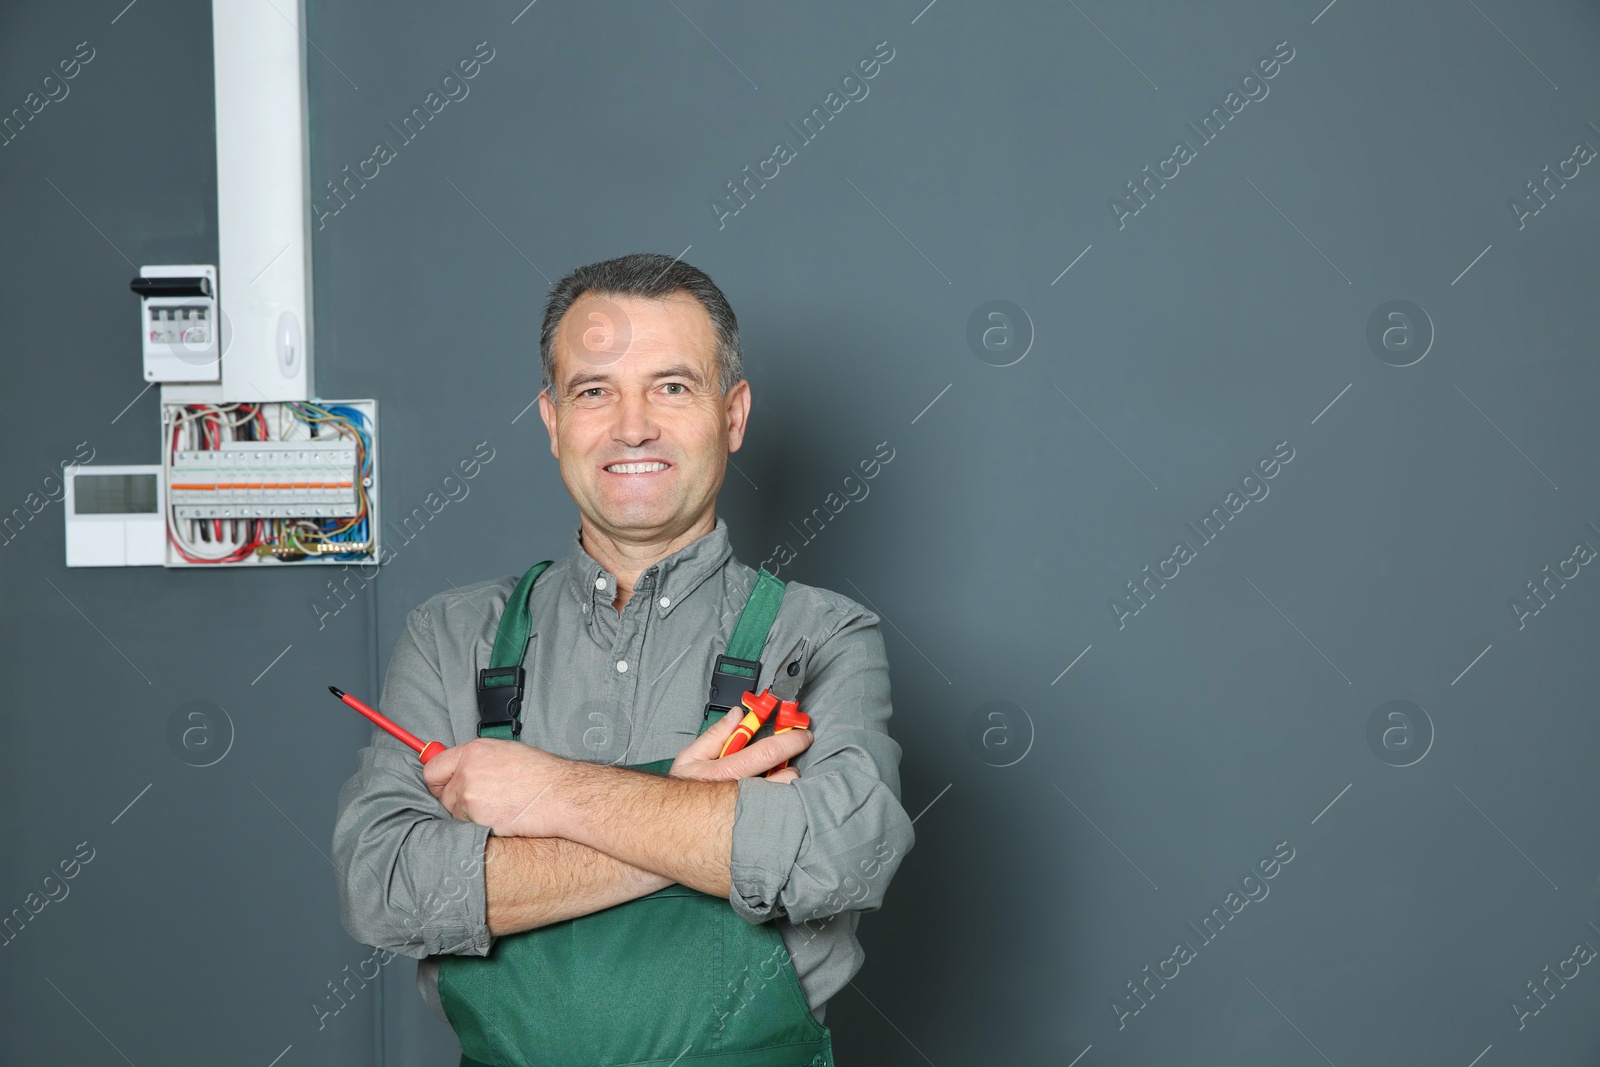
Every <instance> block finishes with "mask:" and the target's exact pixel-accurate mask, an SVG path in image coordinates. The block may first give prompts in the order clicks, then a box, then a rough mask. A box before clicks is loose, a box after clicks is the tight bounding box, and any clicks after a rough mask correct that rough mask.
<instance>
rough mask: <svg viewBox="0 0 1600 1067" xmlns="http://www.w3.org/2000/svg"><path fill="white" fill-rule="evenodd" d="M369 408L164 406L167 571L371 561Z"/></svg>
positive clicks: (358, 404)
mask: <svg viewBox="0 0 1600 1067" xmlns="http://www.w3.org/2000/svg"><path fill="white" fill-rule="evenodd" d="M377 415H378V411H377V401H374V400H343V401H318V402H311V401H292V400H291V401H281V402H270V403H261V404H248V403H235V404H213V403H196V402H163V404H162V409H161V426H162V484H163V485H164V486H165V505H164V506H165V509H166V515H165V519H166V525H167V554H166V564H167V566H169V567H191V566H206V565H216V564H267V565H287V564H298V565H303V564H307V563H350V562H355V561H371V560H374V559H376V558H377V557H378V477H377V444H378V436H377V430H378V418H377Z"/></svg>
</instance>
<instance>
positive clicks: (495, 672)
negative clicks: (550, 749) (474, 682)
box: [478, 664, 527, 738]
mask: <svg viewBox="0 0 1600 1067" xmlns="http://www.w3.org/2000/svg"><path fill="white" fill-rule="evenodd" d="M526 681H527V672H526V671H524V670H523V669H522V667H521V665H520V664H519V665H517V666H515V667H484V668H482V669H480V670H479V671H478V736H479V737H482V736H483V728H484V727H485V726H509V727H511V736H512V737H514V738H520V737H521V736H522V688H523V684H524V683H525V682H526Z"/></svg>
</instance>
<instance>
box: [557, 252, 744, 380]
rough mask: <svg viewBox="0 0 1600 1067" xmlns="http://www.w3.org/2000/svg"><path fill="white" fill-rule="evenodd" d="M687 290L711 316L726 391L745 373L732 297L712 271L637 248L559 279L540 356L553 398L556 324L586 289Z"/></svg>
mask: <svg viewBox="0 0 1600 1067" xmlns="http://www.w3.org/2000/svg"><path fill="white" fill-rule="evenodd" d="M679 292H685V293H688V294H689V295H690V296H692V297H694V299H695V300H696V301H698V302H699V304H700V306H701V307H703V308H705V310H706V313H707V314H708V315H710V316H711V325H712V327H713V328H714V329H715V331H716V335H717V376H718V379H719V382H718V384H719V385H720V386H721V388H722V393H723V395H724V396H726V395H727V393H728V390H730V389H732V388H733V387H734V385H735V384H737V383H738V382H739V381H740V380H741V379H742V378H743V377H744V357H743V354H742V353H741V352H740V349H739V320H738V319H736V318H735V317H734V314H733V308H732V306H730V305H729V303H728V298H727V297H725V296H723V295H722V290H721V289H718V288H717V284H716V283H715V282H713V281H712V280H711V278H710V276H709V275H707V274H706V273H705V272H704V271H702V270H700V269H698V268H696V267H692V266H690V265H689V264H687V263H685V262H684V261H683V260H681V259H675V258H673V257H671V256H664V255H661V254H660V253H659V252H634V253H632V254H630V255H626V256H618V257H617V258H615V259H607V260H602V261H601V262H599V263H590V264H589V265H588V266H584V267H579V268H578V269H577V270H575V271H573V272H572V273H571V274H568V275H567V276H566V277H565V278H562V279H561V280H560V281H559V282H557V283H556V286H555V288H554V289H552V290H551V291H550V298H549V300H548V301H547V302H546V304H545V308H544V323H543V325H542V326H541V327H540V329H539V358H540V361H541V363H542V364H543V378H542V381H541V386H542V388H544V389H546V390H549V391H550V399H551V400H552V401H554V400H555V399H556V395H555V388H554V387H555V376H556V357H555V348H554V345H555V337H556V328H557V327H558V326H559V325H560V323H561V319H562V317H563V316H565V315H566V313H567V311H568V310H569V309H570V308H571V307H572V305H573V303H574V302H575V301H576V300H577V299H578V297H580V296H582V295H583V294H584V293H593V294H595V295H597V296H612V297H641V298H645V299H660V298H662V297H666V296H669V295H672V294H674V293H679Z"/></svg>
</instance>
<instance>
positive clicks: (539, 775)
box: [422, 737, 572, 837]
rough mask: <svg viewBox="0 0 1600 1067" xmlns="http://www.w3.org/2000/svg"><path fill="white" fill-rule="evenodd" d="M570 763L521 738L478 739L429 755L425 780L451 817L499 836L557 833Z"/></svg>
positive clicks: (423, 771)
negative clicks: (559, 803) (558, 809)
mask: <svg viewBox="0 0 1600 1067" xmlns="http://www.w3.org/2000/svg"><path fill="white" fill-rule="evenodd" d="M571 766H572V761H571V760H565V759H562V758H561V757H560V756H556V755H553V754H551V753H549V752H546V751H544V750H543V749H540V748H534V747H533V746H532V745H527V744H523V743H522V742H521V741H501V740H498V739H496V738H492V737H478V738H474V739H472V740H471V741H468V742H466V743H465V744H461V745H457V746H455V747H454V748H447V749H445V750H444V751H443V752H441V753H439V754H438V755H437V756H434V757H433V758H432V759H430V760H429V761H428V762H427V763H426V764H425V765H424V766H423V768H422V780H423V782H425V783H426V784H427V786H428V791H429V792H431V793H432V794H433V795H434V797H436V798H437V799H438V801H439V803H441V804H443V805H444V806H445V807H446V808H448V809H449V811H450V814H451V815H454V816H455V817H456V818H458V819H465V820H467V821H468V822H475V823H478V824H479V825H480V826H487V827H488V828H489V829H490V830H491V831H493V833H494V834H495V835H496V836H497V837H557V836H559V835H558V834H557V833H556V832H555V825H556V817H557V812H556V800H557V795H558V793H559V791H560V787H561V785H562V783H563V782H564V781H566V780H567V778H568V777H569V776H570V771H571Z"/></svg>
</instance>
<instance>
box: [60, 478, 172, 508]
mask: <svg viewBox="0 0 1600 1067" xmlns="http://www.w3.org/2000/svg"><path fill="white" fill-rule="evenodd" d="M157 477H159V476H158V475H155V474H89V473H82V474H79V475H77V476H76V477H74V478H73V480H72V482H73V488H72V494H73V503H74V514H77V515H153V514H155V511H156V478H157Z"/></svg>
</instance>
